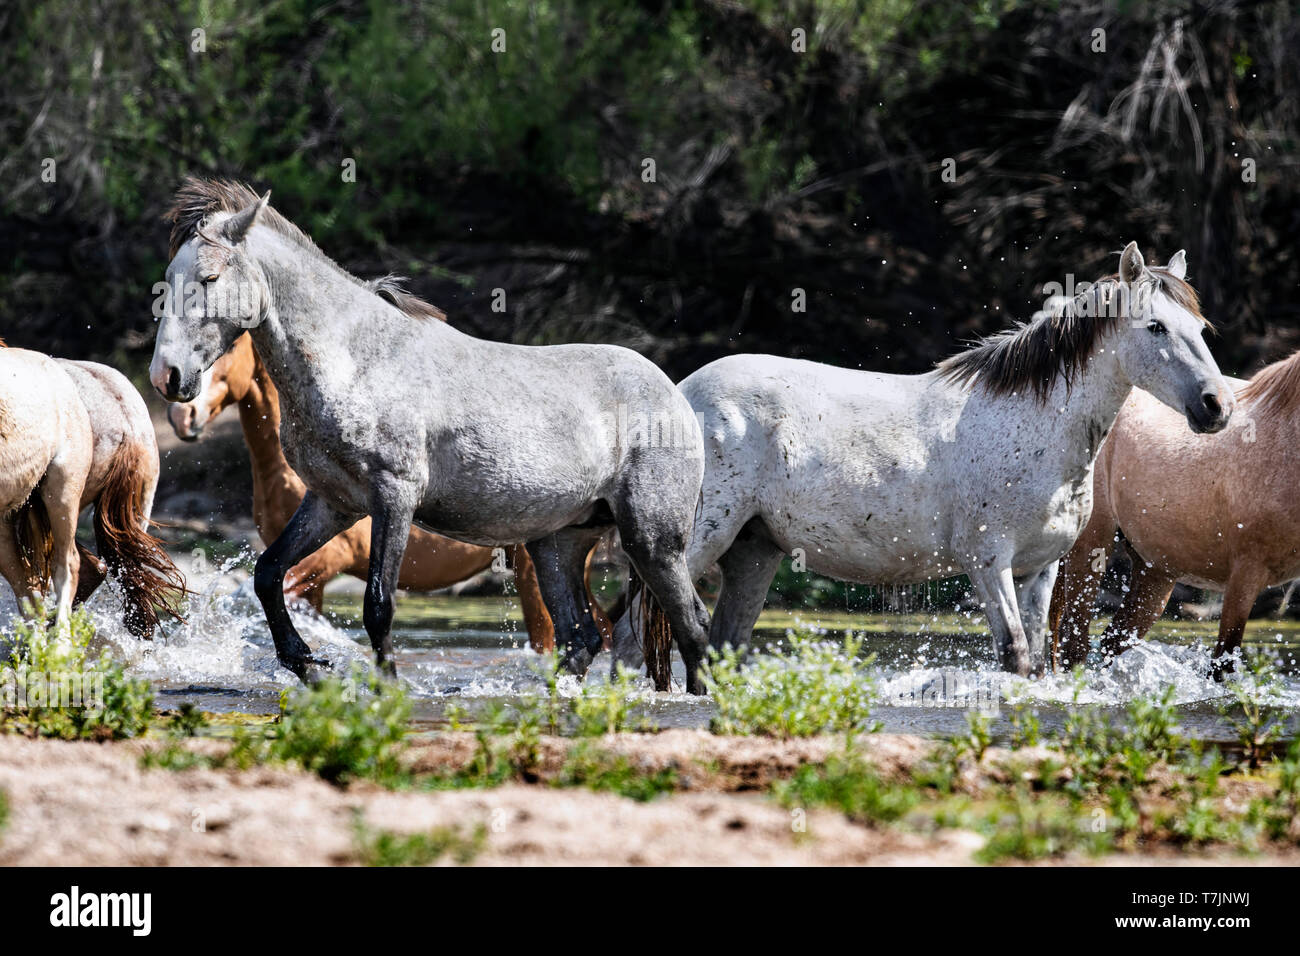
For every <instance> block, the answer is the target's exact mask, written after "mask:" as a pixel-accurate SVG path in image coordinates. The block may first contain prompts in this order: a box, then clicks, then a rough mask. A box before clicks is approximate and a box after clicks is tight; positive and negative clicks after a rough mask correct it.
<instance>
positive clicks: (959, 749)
mask: <svg viewBox="0 0 1300 956" xmlns="http://www.w3.org/2000/svg"><path fill="white" fill-rule="evenodd" d="M992 726H993V720H992V718H991V717H990V716H989V715H988V714H986V713H984V712H983V711H980V710H968V711H966V731H965V733H961V734H956V735H954V736H953V737H952V738H950V739H949V741H948V743H949V744H951V745H952V748H953V751H954V752H955V754H956V756H957V758H958V759H961V758H963V757H970V759H972V760H974V761H975V762H976V763H979V762H980V761H981V760H983V759H984V753H985V751H987V750H988V749H989V747H990V746H992V744H993V730H992Z"/></svg>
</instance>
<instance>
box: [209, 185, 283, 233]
mask: <svg viewBox="0 0 1300 956" xmlns="http://www.w3.org/2000/svg"><path fill="white" fill-rule="evenodd" d="M270 200H271V190H269V189H268V190H267V191H266V195H265V196H263V197H262V198H261V199H259V200H258V201H257V202H254V203H249V204H248V205H247V206H245V207H244V208H243V209H241V210H239V212H237V213H235V214H234V215H233V216H231V217H230V218H229V219H227V220H226V221H225V222H223V223H222V224H221V236H222V238H223V239H225V240H226V241H227V242H228V243H230V244H231V245H232V246H235V245H238V244H239V243H241V242H243V241H244V237H245V236H247V235H248V230H250V229H252V228H253V224H254V223H255V222H257V217H258V216H260V215H261V214H262V210H263V209H265V208H266V204H267V203H268V202H270Z"/></svg>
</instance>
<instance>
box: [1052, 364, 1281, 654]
mask: <svg viewBox="0 0 1300 956" xmlns="http://www.w3.org/2000/svg"><path fill="white" fill-rule="evenodd" d="M1229 382H1230V384H1232V386H1233V387H1234V389H1235V390H1236V393H1237V399H1238V412H1237V417H1236V418H1235V419H1234V421H1233V424H1234V426H1236V427H1232V428H1228V429H1227V430H1225V431H1222V432H1219V433H1217V434H1213V435H1195V434H1193V433H1192V432H1191V431H1189V430H1188V428H1187V425H1186V423H1185V422H1184V420H1183V418H1182V416H1181V415H1179V414H1178V413H1176V412H1173V411H1171V410H1169V409H1168V408H1166V407H1165V406H1164V405H1162V404H1160V403H1159V402H1158V401H1156V400H1155V399H1154V398H1152V397H1151V396H1150V395H1148V394H1147V393H1146V392H1141V391H1134V392H1133V394H1132V396H1130V398H1129V400H1128V402H1127V403H1126V404H1125V405H1124V408H1123V410H1122V411H1121V412H1120V415H1119V418H1118V419H1117V420H1116V422H1115V429H1114V431H1113V432H1112V434H1111V436H1110V438H1109V439H1108V440H1107V441H1106V442H1105V444H1104V445H1103V446H1102V448H1101V453H1100V454H1099V456H1098V458H1097V468H1096V473H1095V475H1094V482H1093V510H1092V517H1091V519H1090V520H1089V522H1088V524H1087V526H1086V527H1085V528H1084V530H1083V533H1082V534H1081V535H1080V537H1079V539H1078V541H1076V542H1075V545H1074V547H1073V548H1072V549H1071V550H1070V552H1069V553H1068V554H1067V555H1066V556H1065V557H1064V558H1063V559H1062V560H1061V568H1060V573H1059V574H1058V576H1057V579H1056V587H1055V590H1054V591H1053V594H1052V610H1051V622H1052V634H1053V648H1054V657H1055V658H1056V662H1057V663H1058V664H1059V665H1060V666H1063V667H1070V666H1073V665H1074V664H1077V663H1080V662H1082V661H1083V659H1084V657H1085V656H1086V655H1087V652H1088V625H1089V624H1090V623H1091V621H1092V615H1093V602H1094V600H1095V598H1096V594H1097V588H1098V586H1099V584H1100V582H1101V577H1102V574H1103V573H1104V571H1105V566H1106V560H1107V556H1108V555H1109V553H1110V550H1111V546H1112V544H1113V542H1114V539H1115V531H1116V530H1117V529H1118V530H1121V531H1123V533H1124V537H1125V539H1126V540H1127V541H1128V544H1129V547H1130V549H1131V550H1132V552H1133V553H1134V561H1133V569H1134V570H1133V582H1132V585H1131V587H1130V589H1129V592H1128V594H1126V595H1125V597H1124V602H1123V604H1122V606H1121V607H1120V609H1119V610H1118V611H1117V612H1116V614H1115V618H1114V620H1113V621H1112V622H1111V623H1110V626H1109V627H1107V628H1106V632H1105V634H1104V636H1103V637H1102V642H1101V646H1102V650H1103V652H1104V653H1106V654H1107V655H1114V654H1118V653H1120V652H1121V651H1123V650H1124V649H1125V648H1126V647H1128V646H1130V645H1131V644H1132V643H1133V642H1135V641H1137V640H1139V639H1141V638H1142V637H1143V635H1145V634H1146V632H1147V630H1148V629H1149V628H1150V627H1151V625H1152V624H1153V623H1154V622H1155V620H1156V618H1158V617H1159V616H1160V614H1161V612H1163V611H1164V608H1165V605H1166V604H1167V603H1168V601H1169V595H1170V594H1171V592H1172V591H1173V588H1174V584H1175V583H1176V582H1179V581H1181V582H1184V583H1186V584H1190V585H1193V586H1194V587H1201V588H1209V589H1211V590H1214V591H1222V592H1224V598H1223V613H1222V616H1221V617H1220V619H1219V639H1218V642H1217V643H1216V644H1215V646H1214V657H1215V659H1216V667H1215V671H1216V676H1217V675H1218V673H1219V671H1220V670H1221V666H1220V665H1219V664H1218V663H1217V661H1218V659H1220V658H1222V657H1223V656H1224V655H1225V654H1230V653H1231V652H1232V651H1234V650H1235V649H1236V648H1238V647H1240V646H1241V637H1242V632H1243V631H1244V630H1245V627H1246V618H1247V616H1248V615H1249V614H1250V609H1251V607H1253V606H1254V603H1255V599H1256V598H1257V597H1258V596H1259V593H1260V591H1262V590H1263V589H1264V588H1266V587H1268V586H1270V585H1273V584H1280V583H1282V582H1284V581H1289V580H1292V579H1293V578H1296V577H1300V495H1298V494H1297V493H1296V488H1295V475H1294V471H1295V466H1296V464H1297V460H1298V458H1297V449H1300V352H1297V353H1296V354H1295V355H1292V356H1291V357H1290V358H1288V359H1285V360H1283V361H1281V362H1277V363H1275V364H1273V365H1270V366H1268V367H1267V368H1265V369H1263V370H1261V371H1260V372H1259V373H1258V374H1256V375H1255V377H1254V378H1253V379H1251V380H1250V381H1249V382H1243V381H1241V380H1239V379H1229ZM1228 667H1229V668H1230V662H1229V664H1228Z"/></svg>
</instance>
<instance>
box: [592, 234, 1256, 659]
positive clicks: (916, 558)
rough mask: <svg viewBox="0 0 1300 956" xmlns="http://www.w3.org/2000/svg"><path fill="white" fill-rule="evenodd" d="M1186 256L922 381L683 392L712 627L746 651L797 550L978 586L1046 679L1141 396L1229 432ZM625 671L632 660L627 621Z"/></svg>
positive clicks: (846, 378) (746, 385)
mask: <svg viewBox="0 0 1300 956" xmlns="http://www.w3.org/2000/svg"><path fill="white" fill-rule="evenodd" d="M1185 273H1186V259H1185V257H1184V255H1183V253H1182V252H1181V251H1180V252H1179V253H1178V254H1177V255H1175V256H1174V257H1173V259H1171V260H1170V262H1169V264H1168V265H1167V266H1166V267H1164V268H1150V269H1149V268H1147V267H1146V266H1145V264H1144V262H1143V258H1142V255H1141V253H1140V252H1139V251H1138V249H1137V245H1136V243H1131V244H1130V245H1129V246H1128V248H1126V249H1125V250H1124V252H1123V253H1122V255H1121V259H1120V272H1119V274H1118V275H1117V276H1112V277H1109V278H1107V279H1103V280H1101V281H1100V282H1098V283H1096V284H1095V285H1094V286H1093V287H1092V288H1091V289H1090V290H1088V291H1085V292H1083V293H1081V294H1080V295H1079V296H1077V297H1075V298H1074V299H1073V300H1071V301H1069V302H1068V303H1066V304H1065V307H1064V308H1059V309H1057V310H1056V311H1055V312H1054V314H1047V315H1042V316H1039V317H1037V318H1036V319H1035V320H1034V321H1033V322H1031V323H1030V324H1028V325H1023V326H1020V327H1018V328H1016V329H1013V330H1010V331H1007V332H1003V333H1001V334H999V335H996V336H993V337H991V338H989V339H987V340H985V341H984V342H982V343H980V344H979V345H977V346H976V347H974V348H972V349H970V350H969V351H966V352H963V353H960V354H958V355H956V356H954V357H953V358H950V359H948V360H947V361H945V362H943V363H942V364H941V365H940V367H939V368H938V369H937V370H936V371H933V372H929V373H927V374H923V375H885V374H880V373H877V372H862V371H852V370H849V369H843V368H835V367H832V366H829V365H821V364H817V363H815V362H806V361H799V360H794V359H784V358H776V357H774V356H769V355H736V356H731V357H728V358H724V359H721V360H719V361H717V362H714V363H712V364H710V365H707V366H705V367H704V368H702V369H700V370H699V371H698V372H696V373H695V374H693V375H691V376H690V377H688V378H687V379H686V380H685V381H683V382H682V383H681V385H680V388H681V390H682V392H683V394H685V395H686V398H687V400H688V401H689V402H690V403H691V406H692V407H693V408H694V410H695V413H696V415H697V416H698V418H699V420H700V426H701V431H702V432H703V435H704V443H705V477H704V489H703V511H702V515H701V517H700V519H699V520H698V521H697V522H696V525H695V532H694V536H693V539H692V543H691V547H690V549H689V551H688V557H687V560H688V562H689V564H690V570H691V573H692V575H694V576H696V577H698V576H699V575H700V574H702V573H703V572H705V571H706V570H707V569H708V568H709V567H710V566H711V565H713V564H714V563H718V564H719V565H720V567H721V570H722V574H723V585H722V590H721V592H720V594H719V598H718V604H717V608H716V610H715V612H714V616H713V622H712V626H711V628H710V634H709V636H710V643H711V644H712V645H713V646H714V647H721V646H722V645H724V644H727V643H730V644H733V645H740V644H743V643H745V642H746V641H748V640H749V638H750V635H751V633H752V630H753V627H754V623H755V621H756V620H757V619H758V615H759V612H760V611H761V610H762V607H763V601H764V598H765V596H766V595H767V591H768V587H769V585H770V583H771V580H772V576H773V574H774V573H775V571H776V569H777V566H778V565H779V564H780V562H781V558H782V555H783V554H788V553H792V552H794V551H795V549H800V550H801V551H802V554H803V555H804V556H805V560H806V562H807V568H808V570H809V571H813V572H817V573H820V574H825V575H829V576H832V577H836V578H840V579H843V580H847V581H855V582H861V583H872V584H905V583H915V582H922V581H928V580H935V579H939V578H948V577H953V576H956V575H959V574H963V573H964V574H966V575H968V576H969V577H970V580H971V582H972V584H973V585H974V588H975V592H976V594H977V595H978V597H979V600H980V601H981V602H982V606H983V608H984V610H985V612H986V613H987V615H988V620H989V625H990V627H991V628H992V632H993V637H994V641H995V644H996V648H997V653H998V660H999V662H1000V664H1001V666H1002V667H1003V668H1004V669H1006V670H1010V671H1015V672H1016V673H1018V674H1030V673H1036V672H1041V671H1042V668H1043V662H1044V649H1045V642H1044V638H1045V633H1046V618H1047V611H1048V604H1049V598H1050V595H1051V592H1052V585H1053V582H1054V579H1055V572H1056V562H1057V560H1058V559H1059V558H1060V557H1061V555H1063V554H1064V553H1065V552H1066V551H1068V550H1069V548H1070V546H1071V545H1072V544H1073V543H1074V540H1075V538H1076V537H1077V536H1078V534H1079V532H1080V530H1081V529H1082V528H1083V526H1084V524H1085V523H1086V522H1087V520H1088V516H1089V513H1090V512H1091V509H1092V470H1093V461H1094V459H1095V457H1096V455H1097V449H1098V446H1099V445H1100V444H1101V441H1102V439H1103V438H1105V436H1106V434H1107V432H1108V431H1109V430H1110V428H1111V425H1112V423H1113V422H1114V421H1115V417H1116V415H1117V414H1118V413H1119V410H1120V406H1121V405H1123V403H1124V400H1125V399H1126V398H1127V396H1128V394H1129V392H1130V390H1131V389H1132V388H1133V386H1135V385H1136V386H1138V387H1140V388H1144V389H1146V390H1147V391H1149V392H1151V393H1152V394H1154V395H1155V396H1156V397H1157V398H1159V399H1160V400H1161V401H1162V402H1164V403H1165V404H1167V405H1169V406H1171V407H1172V408H1175V409H1177V410H1178V411H1179V412H1181V413H1182V414H1184V415H1185V416H1186V417H1187V421H1188V423H1189V424H1190V426H1191V427H1192V429H1193V430H1194V431H1198V432H1214V431H1219V430H1220V429H1222V428H1224V427H1225V426H1226V425H1227V422H1228V419H1229V417H1230V415H1231V413H1232V407H1233V392H1232V389H1231V388H1230V387H1229V386H1228V384H1227V383H1226V382H1225V380H1224V379H1223V377H1222V376H1221V375H1220V373H1219V369H1218V367H1217V366H1216V365H1215V362H1214V359H1213V358H1212V357H1211V356H1210V353H1209V350H1208V349H1207V348H1206V346H1205V343H1204V342H1203V341H1202V338H1201V334H1202V332H1203V331H1204V329H1205V328H1206V326H1207V323H1206V322H1205V320H1204V319H1203V318H1202V316H1201V314H1200V310H1199V307H1198V305H1197V299H1196V294H1195V292H1194V291H1193V290H1192V288H1191V287H1190V286H1189V285H1188V284H1187V283H1186V282H1185V281H1184V279H1183V277H1184V275H1185ZM615 659H616V660H619V661H622V662H624V663H633V664H634V663H636V661H637V648H636V646H635V642H634V641H633V640H631V639H630V637H629V628H628V626H627V623H626V621H621V622H620V625H619V628H618V632H617V633H616V641H615Z"/></svg>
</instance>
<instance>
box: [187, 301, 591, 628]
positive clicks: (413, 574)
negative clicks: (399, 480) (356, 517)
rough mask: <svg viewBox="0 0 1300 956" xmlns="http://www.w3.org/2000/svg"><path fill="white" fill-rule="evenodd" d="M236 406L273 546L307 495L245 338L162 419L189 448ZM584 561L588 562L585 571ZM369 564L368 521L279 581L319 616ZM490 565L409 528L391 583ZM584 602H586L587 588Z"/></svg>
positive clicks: (526, 590) (482, 556)
mask: <svg viewBox="0 0 1300 956" xmlns="http://www.w3.org/2000/svg"><path fill="white" fill-rule="evenodd" d="M415 301H418V300H415ZM395 304H396V303H395ZM401 307H402V306H401V305H400V304H399V308H401ZM439 317H440V316H439ZM234 404H238V405H239V421H240V424H241V425H242V426H243V430H244V441H245V442H246V443H247V444H248V450H249V455H250V458H251V459H252V466H253V520H254V522H255V523H256V524H257V530H258V532H259V533H260V534H261V536H262V540H263V541H274V540H275V539H276V538H277V537H278V536H279V535H280V532H281V531H283V530H284V526H285V525H286V524H288V522H289V518H290V517H292V516H293V513H294V511H295V510H296V509H297V507H298V503H299V502H300V501H302V496H303V495H304V494H305V493H306V490H307V489H306V486H305V485H304V484H303V482H302V479H301V478H299V477H298V475H297V474H296V473H295V472H294V470H293V469H292V468H291V467H290V466H289V463H288V461H286V460H285V457H284V449H283V448H282V447H281V445H280V399H279V393H278V392H277V391H276V388H275V385H274V384H273V383H272V381H271V377H270V376H269V375H268V374H267V372H266V369H265V367H264V366H263V365H262V361H261V359H260V358H258V355H257V352H256V350H255V349H254V348H253V340H252V339H251V338H250V337H249V336H248V334H247V333H245V334H244V335H242V336H240V337H239V338H238V339H236V340H235V344H234V345H233V346H232V347H231V349H230V351H228V352H227V353H226V354H225V355H223V356H222V357H221V358H219V359H218V360H217V362H216V364H215V365H213V366H212V368H211V369H210V370H209V372H208V373H207V374H206V375H205V376H204V382H203V390H202V391H201V392H200V393H199V395H198V397H197V398H195V399H194V400H193V401H191V402H185V403H179V402H173V403H172V404H171V405H170V406H169V407H168V411H167V415H168V419H169V420H170V421H171V424H172V428H173V430H174V431H175V432H176V435H177V436H178V437H180V438H182V439H185V440H187V441H193V440H195V439H196V438H198V436H199V434H200V433H201V432H202V431H203V428H204V427H205V426H206V425H207V424H208V422H210V421H212V420H213V419H214V418H216V417H217V415H219V414H221V412H222V410H223V409H225V408H228V407H229V406H230V405H234ZM507 557H508V559H509V560H510V562H511V563H512V564H513V568H514V572H515V584H516V586H517V588H518V590H519V602H520V604H521V605H522V607H523V612H524V622H525V624H526V625H527V627H528V638H529V643H530V644H531V645H532V647H533V649H534V650H536V651H543V650H551V649H552V648H553V647H554V646H555V631H554V628H553V627H552V625H551V617H550V615H549V614H548V613H547V611H546V606H545V604H544V603H543V602H542V594H541V590H540V589H539V588H538V585H537V573H536V571H535V570H534V568H533V563H532V561H531V560H529V557H528V552H527V551H526V550H525V549H524V547H523V546H522V545H515V546H514V547H512V548H509V549H507ZM590 560H591V558H590V555H589V556H588V563H589V564H590ZM369 563H370V519H369V518H364V519H362V520H361V521H359V522H357V523H356V524H355V525H353V526H352V527H351V528H349V529H348V530H347V531H345V532H343V534H340V535H339V536H338V537H336V538H334V539H333V540H331V541H330V542H329V543H327V544H326V545H325V546H324V547H323V548H321V549H320V550H319V551H317V552H315V553H314V554H312V555H310V556H308V557H307V558H305V559H303V560H302V561H301V562H299V563H298V564H297V565H296V566H295V567H294V568H293V570H292V571H290V572H289V574H288V575H287V576H286V578H285V588H284V589H285V593H286V594H287V595H289V596H290V597H291V598H295V599H298V600H304V601H307V602H309V603H310V604H311V605H312V606H313V607H315V608H316V609H317V610H318V611H319V610H320V609H321V605H322V602H323V600H324V589H325V584H326V583H327V582H328V581H330V580H331V579H332V578H333V577H334V576H335V575H338V574H350V575H352V576H353V577H355V578H360V579H361V580H363V581H364V580H365V579H366V573H367V569H368V567H369ZM491 563H492V549H491V548H484V547H480V546H478V545H472V544H465V543H464V542H461V541H455V540H453V539H451V538H445V537H443V536H442V535H437V534H432V533H430V532H428V531H424V530H422V529H420V528H412V529H411V534H410V538H409V539H408V541H407V545H406V553H405V556H404V557H403V559H402V568H401V574H400V576H399V578H398V582H397V583H398V587H401V588H406V589H408V590H413V591H435V590H437V589H439V588H445V587H448V586H449V585H452V584H455V583H457V582H458V581H463V580H465V579H466V578H468V577H471V576H473V575H475V574H477V573H478V572H480V571H482V570H483V569H484V568H486V567H488V566H489V565H490V564H491ZM588 598H589V599H591V593H590V589H588ZM591 605H592V613H593V614H594V615H595V617H596V624H597V626H598V627H599V628H600V631H601V634H602V635H603V636H604V637H605V639H606V642H608V640H609V634H610V630H611V627H610V623H609V619H608V618H607V617H606V616H605V614H604V612H603V611H602V610H601V608H600V607H599V605H597V604H596V602H595V600H594V599H592V600H591Z"/></svg>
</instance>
